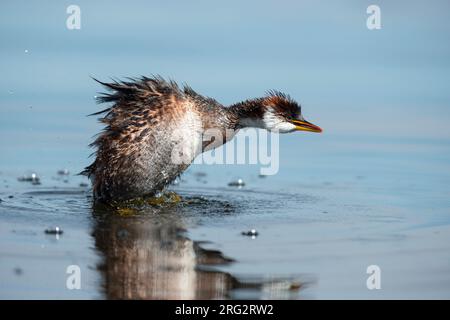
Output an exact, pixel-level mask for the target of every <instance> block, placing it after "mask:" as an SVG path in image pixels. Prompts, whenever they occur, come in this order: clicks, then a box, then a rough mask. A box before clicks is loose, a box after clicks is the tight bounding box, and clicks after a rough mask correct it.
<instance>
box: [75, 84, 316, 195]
mask: <svg viewBox="0 0 450 320" xmlns="http://www.w3.org/2000/svg"><path fill="white" fill-rule="evenodd" d="M94 80H96V79H94ZM96 81H97V82H99V83H100V84H102V85H103V86H105V87H106V88H107V89H108V91H109V93H104V94H102V95H101V96H99V97H97V100H98V102H99V103H102V102H112V103H113V105H112V106H111V107H109V108H106V109H104V110H102V111H99V112H96V113H93V114H92V115H101V114H104V115H103V117H101V118H100V119H99V121H100V122H102V123H104V124H105V125H106V127H105V128H104V130H103V131H102V132H101V133H100V134H99V135H98V137H97V138H96V140H95V141H94V142H93V143H92V144H91V145H90V146H91V147H96V149H97V150H96V158H95V161H94V162H93V163H92V164H91V165H90V166H88V167H86V168H85V170H84V171H83V172H82V173H81V174H84V175H87V176H88V177H89V178H90V179H91V181H92V185H93V193H94V199H95V200H96V201H101V202H110V201H125V200H130V199H134V198H141V197H146V196H154V195H155V194H157V193H159V192H160V191H162V190H163V189H164V187H165V186H167V185H168V184H170V183H171V182H173V181H174V180H175V179H176V178H177V177H178V176H179V175H180V174H181V173H182V172H183V171H185V170H186V168H187V167H188V166H189V165H190V163H191V162H192V161H193V160H194V158H195V157H196V156H197V155H198V154H200V153H202V152H203V151H206V150H209V149H212V148H215V147H217V146H219V145H222V144H223V143H225V142H227V141H228V140H230V139H231V138H232V136H233V134H231V135H230V134H229V132H230V131H232V132H236V131H237V130H239V129H241V128H244V127H255V128H263V129H266V130H269V131H276V132H280V133H286V132H292V131H296V130H301V131H311V132H322V129H321V128H319V127H318V126H316V125H313V124H311V123H310V122H308V121H306V120H305V119H304V118H303V116H302V114H301V107H300V105H299V104H298V103H297V102H295V101H294V100H292V99H291V98H290V97H289V96H288V95H285V94H283V93H280V92H278V91H270V92H269V93H268V94H267V95H266V96H265V97H262V98H256V99H251V100H246V101H243V102H239V103H236V104H234V105H231V106H229V107H224V106H223V105H221V104H220V103H219V102H217V101H216V100H214V99H212V98H208V97H204V96H202V95H200V94H198V93H196V92H195V91H194V90H192V89H191V88H190V87H189V86H187V85H185V86H184V87H183V88H180V87H179V86H178V85H177V84H176V83H175V82H174V81H166V80H164V79H163V78H162V77H159V76H155V77H151V78H148V77H142V78H139V79H129V81H120V82H119V81H114V82H112V83H104V82H101V81H98V80H96ZM208 130H216V131H217V130H219V131H220V132H221V133H222V134H223V137H225V138H224V139H223V140H221V139H214V138H212V139H211V140H208V139H206V141H205V138H204V136H202V133H204V132H205V131H208ZM180 147H181V148H180ZM176 149H180V150H181V151H177V152H178V153H179V156H182V157H184V158H183V161H174V159H175V158H174V150H176ZM175 160H176V159H175Z"/></svg>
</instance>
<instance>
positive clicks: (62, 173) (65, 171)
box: [57, 169, 70, 176]
mask: <svg viewBox="0 0 450 320" xmlns="http://www.w3.org/2000/svg"><path fill="white" fill-rule="evenodd" d="M57 173H58V175H60V176H68V175H69V173H70V172H69V169H61V170H58V172H57Z"/></svg>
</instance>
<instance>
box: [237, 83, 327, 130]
mask: <svg viewBox="0 0 450 320" xmlns="http://www.w3.org/2000/svg"><path fill="white" fill-rule="evenodd" d="M240 110H241V112H240V124H241V125H242V126H243V127H256V128H262V129H266V130H269V131H276V132H279V133H288V132H293V131H310V132H322V129H321V128H320V127H318V126H316V125H314V124H312V123H310V122H308V121H306V120H305V119H304V117H303V115H302V112H301V106H300V105H299V104H298V103H297V102H296V101H294V100H293V99H291V98H290V97H289V96H288V95H285V94H283V93H280V92H278V91H270V92H269V93H268V94H267V96H265V97H263V98H259V99H254V100H248V101H245V102H243V103H242V104H241V107H240Z"/></svg>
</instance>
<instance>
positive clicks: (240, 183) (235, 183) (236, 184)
mask: <svg viewBox="0 0 450 320" xmlns="http://www.w3.org/2000/svg"><path fill="white" fill-rule="evenodd" d="M228 185H229V186H230V187H243V186H245V182H244V180H242V179H237V180H235V181H231V182H230V183H228Z"/></svg>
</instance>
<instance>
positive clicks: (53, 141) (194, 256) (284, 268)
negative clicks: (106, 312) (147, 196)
mask: <svg viewBox="0 0 450 320" xmlns="http://www.w3.org/2000/svg"><path fill="white" fill-rule="evenodd" d="M368 4H369V3H367V4H366V3H363V2H360V1H358V2H356V1H355V2H348V3H346V4H345V5H344V4H335V3H334V2H328V3H326V2H324V3H322V4H317V3H315V2H312V1H311V2H309V1H306V2H302V3H301V4H299V3H297V2H289V1H288V2H286V3H284V4H283V6H280V5H279V4H278V3H275V2H258V3H246V4H242V3H239V2H231V3H230V2H227V3H226V4H225V3H223V4H219V3H216V4H212V3H210V2H206V1H197V2H195V3H189V4H187V3H178V4H174V3H172V4H163V3H157V2H155V3H147V2H134V3H132V4H129V3H125V2H122V3H120V2H119V3H114V4H111V3H109V2H96V3H92V2H87V1H80V2H79V5H80V7H81V10H82V28H81V30H70V31H69V30H67V29H66V27H65V19H66V17H67V15H66V13H65V9H66V4H63V3H62V4H59V5H55V4H51V3H50V2H49V3H45V2H44V3H42V2H41V3H40V4H29V3H27V2H17V1H14V2H12V1H11V2H7V1H6V2H5V1H3V2H2V4H1V5H0V6H1V10H0V16H1V19H0V25H1V31H0V40H1V43H2V50H1V51H0V56H1V59H0V68H1V70H2V74H3V75H4V76H3V77H2V78H1V79H0V87H1V88H3V89H2V90H0V150H1V156H0V199H1V202H0V284H1V286H0V288H1V289H0V297H1V298H68V299H78V298H95V299H103V298H156V299H162V298H186V299H202V298H208V299H209V298H231V299H233V298H280V299H316V298H367V299H372V298H449V297H450V263H449V261H450V250H449V249H450V248H449V245H448V243H450V242H449V240H450V239H449V238H450V229H449V222H450V212H449V208H450V200H449V199H450V197H449V196H450V187H449V186H450V170H449V169H450V130H449V128H448V121H449V120H450V105H449V103H450V90H449V89H450V88H449V83H450V81H449V80H450V79H449V74H450V72H449V71H450V70H449V69H450V65H449V61H450V60H449V54H450V46H449V43H448V41H446V39H447V38H448V34H449V31H450V30H449V29H450V26H449V24H448V18H449V13H448V12H450V11H449V10H448V9H449V8H448V3H447V2H445V1H436V2H434V3H433V5H427V4H425V3H422V2H410V1H408V2H406V1H405V2H403V1H400V2H398V1H397V2H396V3H395V4H393V3H391V2H385V1H380V2H379V5H380V7H381V9H382V17H383V18H382V19H383V20H382V21H383V27H382V29H381V30H379V31H369V30H367V29H366V27H365V18H366V14H365V9H366V7H367V5H368ZM67 5H68V4H67ZM405 10H406V12H407V14H405ZM119 40H120V41H119ZM152 73H155V74H157V73H160V74H162V75H164V76H169V77H172V78H174V79H176V80H178V81H180V82H182V81H186V82H188V83H189V84H190V85H191V86H192V87H193V88H194V89H196V90H198V91H199V92H201V93H203V94H206V95H210V96H212V97H214V98H216V99H218V100H219V101H221V102H223V103H224V104H229V103H233V102H236V101H238V100H242V99H246V98H248V97H254V96H260V95H262V94H263V93H264V90H267V89H271V88H275V89H281V90H283V91H286V92H288V93H290V94H291V95H292V96H293V97H294V98H295V99H298V100H299V101H300V102H301V103H302V105H303V110H304V113H305V116H306V118H307V119H310V120H311V121H312V122H313V123H317V124H318V125H320V126H321V127H323V128H324V129H325V131H324V133H323V134H321V135H315V134H307V133H305V134H302V133H293V134H289V135H283V136H281V137H280V153H279V157H280V170H279V172H278V173H277V174H276V175H274V176H267V177H260V176H259V173H260V172H259V167H258V166H257V165H194V166H192V167H191V168H190V169H189V170H188V172H187V173H186V174H185V175H183V176H182V178H181V180H180V182H179V184H178V185H176V186H173V187H172V190H174V191H176V192H177V193H179V194H180V195H181V196H182V197H183V199H184V201H183V202H182V203H180V204H176V205H167V206H163V207H147V208H145V209H142V210H140V211H139V212H138V214H136V215H133V216H119V215H115V214H111V213H107V212H106V213H105V212H104V211H103V210H100V209H98V208H93V207H92V199H91V192H90V187H89V186H88V187H86V186H80V184H84V183H87V180H85V179H84V178H83V177H80V176H76V175H75V174H76V173H77V172H79V171H81V170H82V168H83V167H85V166H86V165H88V164H89V163H90V161H91V159H89V158H88V156H89V154H90V153H91V152H92V150H90V149H89V148H88V147H87V145H88V144H89V143H90V142H91V141H92V136H93V135H94V134H95V133H97V132H98V131H99V130H100V126H99V125H98V124H97V123H96V122H95V119H94V118H93V117H90V118H89V117H86V115H87V114H89V113H92V112H94V111H97V110H99V106H96V105H95V102H94V98H93V97H94V96H95V95H97V92H98V91H99V90H101V89H100V88H99V87H98V85H97V84H96V83H95V82H94V81H92V80H91V79H90V78H89V75H92V76H95V77H98V78H100V79H102V80H105V79H108V77H109V76H114V77H121V76H137V75H141V74H145V75H149V74H152ZM65 169H67V170H69V172H70V174H69V175H60V174H58V171H59V170H65ZM31 173H36V174H37V175H38V176H39V178H40V179H39V182H40V184H34V185H33V184H32V182H29V181H28V182H27V181H18V178H19V177H22V176H24V175H30V174H31ZM238 179H242V180H243V181H244V182H245V185H244V186H242V187H236V186H228V184H229V183H230V182H232V181H237V180H238ZM54 226H58V227H60V228H61V229H62V230H63V231H64V232H63V233H62V234H61V235H51V234H46V233H45V230H46V229H48V228H49V227H54ZM251 229H255V230H257V231H258V235H257V236H256V237H248V236H244V235H242V234H241V233H242V232H243V231H248V230H251ZM69 265H78V266H79V267H80V270H81V274H82V278H81V279H82V280H81V285H82V287H81V290H68V289H67V287H66V280H67V277H68V276H69V275H68V274H67V273H66V270H67V267H68V266H69ZM369 265H378V266H379V267H380V268H381V271H382V277H381V279H382V289H381V290H368V289H367V287H366V280H367V277H368V276H369V275H368V274H367V273H366V269H367V267H368V266H369Z"/></svg>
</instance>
